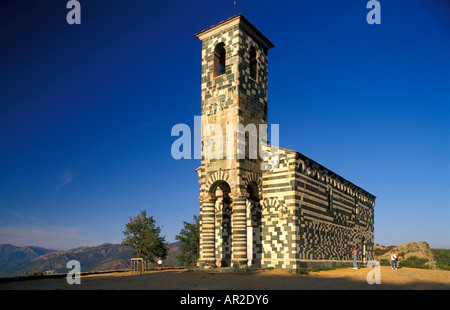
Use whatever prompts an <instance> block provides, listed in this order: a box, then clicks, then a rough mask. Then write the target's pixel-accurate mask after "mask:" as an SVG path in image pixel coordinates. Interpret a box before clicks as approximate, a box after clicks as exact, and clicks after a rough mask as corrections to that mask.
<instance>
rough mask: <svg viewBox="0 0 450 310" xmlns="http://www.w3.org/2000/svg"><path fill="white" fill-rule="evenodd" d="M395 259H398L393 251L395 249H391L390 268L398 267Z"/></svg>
mask: <svg viewBox="0 0 450 310" xmlns="http://www.w3.org/2000/svg"><path fill="white" fill-rule="evenodd" d="M397 260H398V255H397V253H395V251H392V254H391V269H398V267H397Z"/></svg>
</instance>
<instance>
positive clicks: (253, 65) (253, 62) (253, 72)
mask: <svg viewBox="0 0 450 310" xmlns="http://www.w3.org/2000/svg"><path fill="white" fill-rule="evenodd" d="M257 71H258V61H257V59H256V49H255V47H253V46H252V47H250V77H251V78H252V79H254V80H255V81H256V78H257Z"/></svg>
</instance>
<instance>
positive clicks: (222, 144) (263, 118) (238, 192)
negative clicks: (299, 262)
mask: <svg viewBox="0 0 450 310" xmlns="http://www.w3.org/2000/svg"><path fill="white" fill-rule="evenodd" d="M195 36H196V37H197V38H198V39H199V40H201V42H202V80H201V114H202V115H201V121H202V160H201V166H200V167H199V168H198V169H197V172H198V175H199V183H200V197H199V199H200V221H201V222H200V258H199V261H198V265H199V266H203V267H208V266H211V267H214V266H218V267H219V266H234V267H246V266H248V265H250V264H252V265H260V263H261V262H260V261H261V251H262V245H261V233H260V229H261V228H260V226H261V225H260V221H261V220H260V219H261V212H260V207H259V201H260V200H261V199H262V197H261V196H262V171H261V159H260V154H259V152H258V146H259V144H260V143H259V140H257V139H252V138H254V137H255V134H256V136H257V137H261V135H264V134H265V135H267V127H264V126H261V125H266V126H267V121H268V120H267V84H268V80H267V64H268V56H267V55H268V50H269V49H270V48H272V47H274V45H273V44H272V43H271V42H270V41H269V40H268V39H267V38H266V37H265V36H264V35H263V34H262V33H261V32H259V31H258V29H256V28H255V27H254V26H253V25H252V24H251V23H250V22H249V21H248V20H247V19H245V18H244V17H243V16H242V15H237V16H234V17H231V18H229V19H227V20H225V21H223V22H220V23H219V24H217V25H214V26H212V27H210V28H208V29H206V30H203V31H201V32H199V33H197V34H196V35H195ZM239 126H240V127H239ZM266 141H267V140H266Z"/></svg>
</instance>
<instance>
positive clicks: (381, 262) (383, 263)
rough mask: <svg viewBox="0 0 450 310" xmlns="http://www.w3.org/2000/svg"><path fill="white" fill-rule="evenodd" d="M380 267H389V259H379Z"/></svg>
mask: <svg viewBox="0 0 450 310" xmlns="http://www.w3.org/2000/svg"><path fill="white" fill-rule="evenodd" d="M380 266H391V261H390V260H389V259H386V258H384V259H380Z"/></svg>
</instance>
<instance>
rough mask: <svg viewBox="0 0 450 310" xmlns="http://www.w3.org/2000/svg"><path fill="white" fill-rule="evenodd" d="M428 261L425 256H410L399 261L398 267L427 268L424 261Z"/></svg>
mask: <svg viewBox="0 0 450 310" xmlns="http://www.w3.org/2000/svg"><path fill="white" fill-rule="evenodd" d="M427 262H428V259H426V258H420V257H417V256H410V257H408V258H407V259H404V260H402V261H400V262H399V264H398V265H399V266H400V267H410V268H423V269H428V267H427V266H425V263H427Z"/></svg>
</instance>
